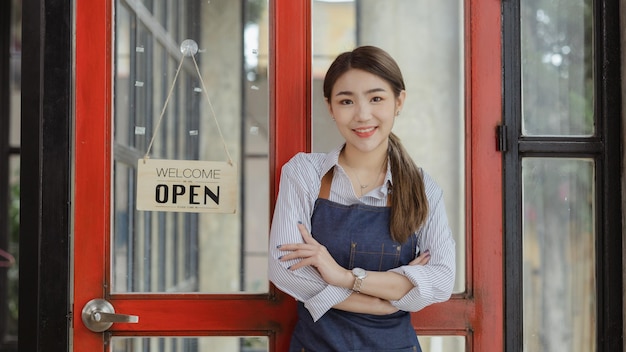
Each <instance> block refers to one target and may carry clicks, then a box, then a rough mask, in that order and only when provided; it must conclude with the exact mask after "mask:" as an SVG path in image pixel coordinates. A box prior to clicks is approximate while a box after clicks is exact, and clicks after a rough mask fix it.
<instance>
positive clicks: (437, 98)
mask: <svg viewBox="0 0 626 352" xmlns="http://www.w3.org/2000/svg"><path fill="white" fill-rule="evenodd" d="M357 3H358V6H357ZM312 10H313V11H312V13H313V20H312V23H313V27H312V31H313V63H312V78H313V80H312V81H313V82H312V84H313V86H312V91H313V97H312V119H311V120H312V125H313V143H312V145H313V151H315V152H328V151H329V150H330V149H332V148H334V147H336V146H338V145H339V143H341V142H342V141H343V139H342V138H341V135H340V134H339V133H338V132H337V130H336V127H335V124H334V122H333V121H332V119H331V118H330V115H329V113H328V110H327V108H326V104H325V101H324V96H323V93H322V83H323V80H324V75H325V74H326V70H327V69H328V66H330V63H331V62H332V60H333V59H334V58H335V57H336V56H337V55H338V54H340V53H342V52H344V51H347V50H351V49H353V48H354V47H356V46H358V45H376V46H379V47H381V48H383V49H385V50H386V51H387V52H389V53H390V54H391V55H392V56H393V57H394V58H395V59H396V61H398V64H399V65H400V68H401V69H402V73H403V76H404V81H405V83H406V86H407V99H406V103H405V107H404V108H403V111H402V114H401V115H400V116H399V117H398V118H397V119H396V124H395V126H394V133H396V134H397V135H398V136H399V137H400V138H401V139H402V142H403V143H404V145H405V147H406V148H407V150H408V151H409V153H411V155H412V157H413V159H414V160H415V162H416V163H417V164H418V166H420V167H423V168H424V170H425V171H426V172H428V173H429V174H430V175H431V176H433V177H434V178H435V180H437V182H438V183H439V185H440V186H441V187H442V188H443V190H444V198H445V203H446V209H447V215H448V220H449V222H450V226H451V228H452V231H453V233H454V235H455V241H456V244H457V246H456V249H457V276H456V283H455V288H454V290H455V292H463V291H465V115H464V113H465V112H464V94H465V90H464V84H465V80H464V72H463V66H464V49H463V46H464V43H463V38H464V36H463V30H464V29H463V23H464V20H463V13H464V11H463V1H430V2H420V1H412V0H410V1H393V2H389V1H375V0H361V1H358V2H353V1H344V2H326V1H313V9H312ZM371 24H375V25H371ZM399 28H402V30H399ZM409 43H410V44H409ZM407 44H409V45H407Z"/></svg>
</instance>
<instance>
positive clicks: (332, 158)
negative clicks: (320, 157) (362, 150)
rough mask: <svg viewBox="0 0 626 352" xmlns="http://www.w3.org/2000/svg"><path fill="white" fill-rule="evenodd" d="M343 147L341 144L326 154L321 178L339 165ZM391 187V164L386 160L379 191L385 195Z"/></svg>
mask: <svg viewBox="0 0 626 352" xmlns="http://www.w3.org/2000/svg"><path fill="white" fill-rule="evenodd" d="M345 145H346V144H345V143H344V144H341V145H339V146H338V147H336V148H335V149H333V150H331V151H330V152H328V153H327V154H326V158H325V159H324V162H323V163H322V170H321V171H322V176H323V175H326V173H327V172H328V170H330V169H331V168H332V167H334V166H335V165H339V154H340V153H341V150H343V147H344V146H345ZM391 185H393V178H392V177H391V163H390V162H389V160H387V174H386V175H385V182H383V186H382V187H381V188H380V191H381V192H383V193H384V194H387V192H388V191H389V187H390V186H391Z"/></svg>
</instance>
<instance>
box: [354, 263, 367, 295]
mask: <svg viewBox="0 0 626 352" xmlns="http://www.w3.org/2000/svg"><path fill="white" fill-rule="evenodd" d="M352 275H354V286H352V291H354V292H356V293H360V292H361V284H363V279H365V278H366V277H367V271H365V270H363V269H361V268H354V269H352Z"/></svg>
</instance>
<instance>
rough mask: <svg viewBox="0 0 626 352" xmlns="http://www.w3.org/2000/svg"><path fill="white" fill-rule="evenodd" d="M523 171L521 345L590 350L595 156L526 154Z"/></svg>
mask: <svg viewBox="0 0 626 352" xmlns="http://www.w3.org/2000/svg"><path fill="white" fill-rule="evenodd" d="M522 173H523V179H522V188H523V211H524V213H523V215H524V217H523V224H522V226H523V262H524V264H523V265H524V268H523V275H524V277H523V286H524V288H523V291H524V292H523V293H524V296H523V297H524V298H523V301H524V303H523V305H524V307H523V309H524V311H523V316H524V350H525V351H534V352H557V351H571V352H590V351H595V345H596V314H595V312H596V295H595V287H596V276H595V271H596V267H595V255H594V253H595V239H596V237H595V230H594V229H595V227H594V223H595V219H594V215H593V214H594V199H595V190H594V177H593V174H594V163H593V160H591V159H553V158H552V159H551V158H525V159H523V160H522Z"/></svg>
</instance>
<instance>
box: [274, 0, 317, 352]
mask: <svg viewBox="0 0 626 352" xmlns="http://www.w3.org/2000/svg"><path fill="white" fill-rule="evenodd" d="M272 12H273V14H274V17H273V18H274V21H273V22H272V28H271V33H272V34H273V40H272V47H271V50H270V52H271V53H272V54H271V55H272V59H273V62H274V70H272V71H271V78H270V79H271V82H272V85H271V86H273V87H274V89H273V90H271V91H272V92H273V94H272V96H271V99H270V126H271V130H273V133H270V136H271V138H270V165H272V167H271V168H270V173H271V175H270V180H273V184H271V185H270V194H272V195H273V197H272V201H271V204H270V206H271V209H273V208H274V201H275V199H276V196H277V195H278V183H279V181H280V168H281V167H282V165H283V164H284V163H285V162H287V161H288V160H289V159H290V158H291V157H292V156H293V155H294V154H296V153H297V152H300V151H310V150H311V140H310V136H311V121H310V116H311V98H310V97H311V39H310V38H311V34H310V28H311V25H310V21H311V1H310V0H274V1H273V8H272ZM273 291H274V292H276V294H277V295H278V297H280V299H282V300H284V301H286V302H290V303H291V305H289V306H288V307H287V309H283V310H282V311H281V314H282V315H284V316H285V319H286V320H287V321H294V320H293V319H295V316H296V309H295V301H294V300H293V299H289V298H287V297H286V296H285V294H284V293H282V292H280V291H279V290H277V289H273ZM292 331H293V324H287V325H285V326H282V327H281V329H280V331H279V332H278V334H277V337H276V340H275V343H276V345H275V346H271V350H274V351H287V350H288V348H289V341H290V337H291V332H292Z"/></svg>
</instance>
